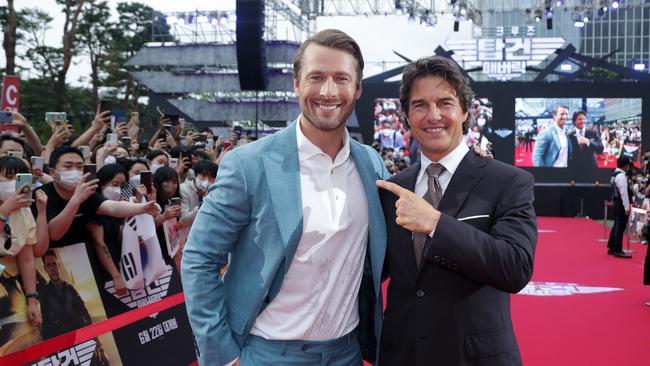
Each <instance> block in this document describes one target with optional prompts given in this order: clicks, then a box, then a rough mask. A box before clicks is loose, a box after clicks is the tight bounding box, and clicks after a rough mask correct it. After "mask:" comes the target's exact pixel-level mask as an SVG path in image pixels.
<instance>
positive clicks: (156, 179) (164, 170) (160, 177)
mask: <svg viewBox="0 0 650 366" xmlns="http://www.w3.org/2000/svg"><path fill="white" fill-rule="evenodd" d="M168 180H175V181H176V183H179V184H180V182H179V181H178V172H176V170H175V169H172V168H170V167H168V166H163V167H160V168H158V170H156V172H155V173H153V185H154V187H156V201H158V203H161V202H162V201H163V199H162V193H163V189H162V184H163V182H165V181H168ZM172 197H180V195H179V194H178V187H177V188H176V192H174V195H173V196H172Z"/></svg>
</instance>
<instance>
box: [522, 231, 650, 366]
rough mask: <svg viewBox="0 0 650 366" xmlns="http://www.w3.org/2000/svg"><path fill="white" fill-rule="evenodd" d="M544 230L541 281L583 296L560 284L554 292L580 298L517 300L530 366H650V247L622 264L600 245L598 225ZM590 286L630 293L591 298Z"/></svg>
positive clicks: (538, 271)
mask: <svg viewBox="0 0 650 366" xmlns="http://www.w3.org/2000/svg"><path fill="white" fill-rule="evenodd" d="M538 224H539V229H540V230H541V231H542V232H540V233H539V240H538V242H537V254H536V260H535V272H534V275H533V282H536V283H539V282H556V283H570V284H577V286H578V289H579V290H578V291H579V292H580V293H573V292H575V291H574V289H575V286H571V287H568V286H556V287H554V291H553V292H556V293H558V294H560V293H562V292H564V293H573V294H571V295H567V296H529V295H522V294H519V295H516V296H513V297H512V313H513V319H514V323H515V324H514V325H515V330H516V333H517V338H518V340H519V346H520V348H521V353H522V357H523V360H524V365H527V366H531V365H532V366H535V365H540V366H542V365H545V366H546V365H553V366H563V365H626V366H634V365H639V366H640V365H650V345H649V342H650V307H647V306H644V302H646V301H649V300H650V287H644V286H643V284H642V273H643V260H644V258H645V251H646V249H647V246H646V245H640V244H635V243H632V244H631V248H632V249H634V250H636V253H632V256H633V258H632V259H620V258H614V257H612V256H608V255H607V254H606V251H607V244H606V243H602V242H598V241H597V239H599V238H602V237H603V235H604V229H603V226H602V225H601V224H599V223H597V222H595V221H593V220H589V219H570V218H539V221H538ZM544 230H553V231H554V232H544ZM624 243H626V242H625V241H624ZM624 247H625V245H624ZM589 287H591V288H592V290H596V291H597V289H593V287H601V288H602V287H605V288H620V289H622V290H620V291H613V292H595V293H586V292H588V291H589ZM572 288H573V289H572ZM542 289H549V287H548V286H547V287H542Z"/></svg>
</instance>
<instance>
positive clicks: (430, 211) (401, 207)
mask: <svg viewBox="0 0 650 366" xmlns="http://www.w3.org/2000/svg"><path fill="white" fill-rule="evenodd" d="M376 183H377V186H378V187H379V188H383V189H385V190H387V191H390V192H393V193H394V194H395V195H397V197H399V199H398V200H397V202H395V208H396V211H395V212H396V215H397V219H396V220H395V222H396V223H397V225H399V226H401V227H403V228H405V229H407V230H409V231H411V232H414V233H423V234H429V233H431V232H432V231H433V230H434V229H435V228H436V226H438V221H439V220H440V211H438V210H436V209H435V208H433V206H431V205H430V204H429V203H428V202H427V201H425V200H424V199H423V198H422V197H419V196H418V195H416V194H415V193H413V192H411V191H409V190H408V189H405V188H402V187H400V186H398V185H397V184H395V183H391V182H387V181H385V180H378V181H377V182H376Z"/></svg>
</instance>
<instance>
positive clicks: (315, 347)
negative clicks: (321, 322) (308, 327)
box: [240, 330, 363, 366]
mask: <svg viewBox="0 0 650 366" xmlns="http://www.w3.org/2000/svg"><path fill="white" fill-rule="evenodd" d="M240 365H241V366H266V365H268V366H277V365H283V366H284V365H286V366H294V365H295V366H298V365H300V366H318V365H320V366H351V365H359V366H361V365H363V357H362V356H361V348H360V346H359V340H358V331H357V330H353V331H352V332H350V333H348V334H347V335H344V336H343V337H341V338H336V339H331V340H326V341H271V340H268V339H264V338H262V337H258V336H255V335H252V334H251V336H250V337H249V338H248V341H247V342H246V344H245V345H244V348H243V349H242V352H241V355H240Z"/></svg>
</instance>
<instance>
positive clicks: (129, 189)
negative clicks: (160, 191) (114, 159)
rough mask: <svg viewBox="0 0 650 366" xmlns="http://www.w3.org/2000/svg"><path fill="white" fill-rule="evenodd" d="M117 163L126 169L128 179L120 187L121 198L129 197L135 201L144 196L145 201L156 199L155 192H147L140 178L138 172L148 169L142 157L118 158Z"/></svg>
mask: <svg viewBox="0 0 650 366" xmlns="http://www.w3.org/2000/svg"><path fill="white" fill-rule="evenodd" d="M118 163H119V164H120V165H122V166H123V167H124V169H126V171H127V172H128V181H127V182H126V183H125V184H124V186H123V187H122V198H123V199H125V200H127V201H128V200H129V199H130V198H131V197H133V198H134V201H135V202H142V199H143V198H146V199H147V201H151V200H154V199H156V198H155V197H156V195H155V194H151V195H149V194H147V187H146V186H145V185H144V184H143V183H144V182H142V180H141V179H140V177H141V175H140V173H141V172H143V171H149V165H147V162H146V161H145V160H142V159H136V160H131V159H120V160H118Z"/></svg>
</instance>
